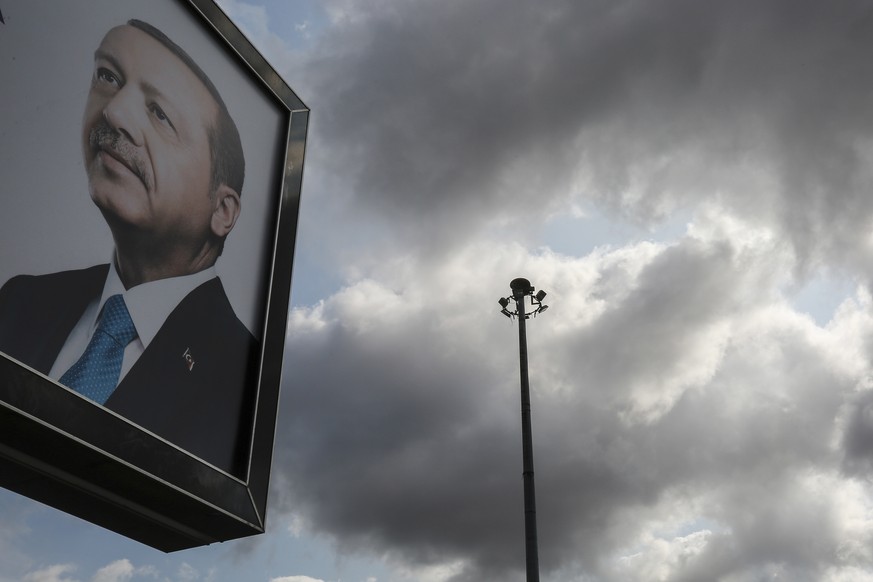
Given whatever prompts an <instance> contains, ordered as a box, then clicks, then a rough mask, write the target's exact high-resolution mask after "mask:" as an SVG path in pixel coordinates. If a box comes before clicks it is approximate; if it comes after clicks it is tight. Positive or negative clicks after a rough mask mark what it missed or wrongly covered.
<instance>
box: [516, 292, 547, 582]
mask: <svg viewBox="0 0 873 582" xmlns="http://www.w3.org/2000/svg"><path fill="white" fill-rule="evenodd" d="M528 292H529V290H528V289H520V288H517V287H516V288H513V289H512V296H513V299H515V303H516V306H517V309H518V353H519V361H520V368H521V438H522V455H523V463H524V470H523V472H522V477H523V478H524V540H525V544H524V553H525V562H526V565H527V582H539V580H540V565H539V556H538V554H537V507H536V505H537V504H536V491H535V489H534V466H533V434H532V433H531V426H530V424H531V423H530V417H531V412H530V381H529V379H528V374H527V328H526V326H525V324H526V315H525V311H524V297H525V295H527V294H528Z"/></svg>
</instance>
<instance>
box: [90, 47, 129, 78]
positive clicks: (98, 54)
mask: <svg viewBox="0 0 873 582" xmlns="http://www.w3.org/2000/svg"><path fill="white" fill-rule="evenodd" d="M98 59H103V60H104V61H109V64H110V65H112V66H113V67H115V68H116V69H117V70H118V71H119V72H124V68H123V67H122V66H121V63H120V62H118V59H116V58H115V55H113V54H112V53H110V52H107V51H104V50H101V49H99V48H98V49H97V50H96V51H94V60H95V61H96V60H98Z"/></svg>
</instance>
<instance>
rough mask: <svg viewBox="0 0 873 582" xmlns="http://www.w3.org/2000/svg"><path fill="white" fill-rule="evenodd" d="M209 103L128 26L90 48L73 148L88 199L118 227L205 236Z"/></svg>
mask: <svg viewBox="0 0 873 582" xmlns="http://www.w3.org/2000/svg"><path fill="white" fill-rule="evenodd" d="M217 111H218V105H217V104H216V102H215V100H214V99H213V98H212V96H211V95H210V94H209V91H208V90H207V89H206V87H204V86H203V84H202V83H201V82H200V80H199V79H198V78H197V77H196V76H195V75H194V73H193V72H192V71H191V70H190V69H188V67H187V66H186V65H185V64H184V63H183V62H182V61H181V60H179V58H178V57H176V56H175V55H174V54H173V53H171V52H170V51H169V50H168V49H167V48H165V47H164V46H163V45H162V44H161V43H160V42H158V41H157V40H155V39H154V38H152V37H151V36H149V35H148V34H146V33H145V32H143V31H141V30H139V29H136V28H134V27H132V26H120V27H118V28H114V29H112V30H110V31H109V33H108V34H107V35H106V37H105V38H104V39H103V42H102V43H101V44H100V47H99V48H98V49H97V51H96V52H95V54H94V76H93V77H92V79H91V91H90V93H89V94H88V102H87V104H86V106H85V117H84V122H83V127H82V148H83V153H84V158H85V169H86V171H87V173H88V182H89V188H90V192H91V198H92V199H93V200H94V203H95V204H96V205H97V206H98V207H99V208H100V210H101V211H102V212H103V215H104V216H105V217H106V220H107V222H109V224H110V226H111V227H112V228H113V232H115V233H116V236H117V233H118V231H119V229H121V232H123V233H125V234H132V235H134V236H138V235H145V238H144V239H143V240H150V241H161V243H162V244H172V245H176V246H179V245H191V247H192V248H196V247H198V246H202V245H203V244H204V241H205V240H207V238H208V236H209V224H210V216H211V214H212V202H211V199H210V191H209V189H210V179H211V173H210V171H211V158H210V150H209V142H208V138H207V128H209V127H210V126H211V125H212V123H213V120H214V119H215V116H216V114H217Z"/></svg>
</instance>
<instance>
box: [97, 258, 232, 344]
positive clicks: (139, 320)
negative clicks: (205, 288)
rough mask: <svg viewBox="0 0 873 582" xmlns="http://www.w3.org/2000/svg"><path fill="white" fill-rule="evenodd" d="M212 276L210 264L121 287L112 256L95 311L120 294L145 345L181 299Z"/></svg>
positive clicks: (212, 271)
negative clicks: (181, 274)
mask: <svg viewBox="0 0 873 582" xmlns="http://www.w3.org/2000/svg"><path fill="white" fill-rule="evenodd" d="M216 276H217V273H216V271H215V266H212V267H209V268H207V269H204V270H202V271H199V272H197V273H194V274H193V275H183V276H181V277H170V278H168V279H159V280H157V281H151V282H149V283H143V284H141V285H137V286H136V287H132V288H130V289H127V290H125V288H124V284H123V283H122V282H121V277H120V276H119V275H118V270H117V269H116V268H115V261H114V260H113V261H112V263H111V264H110V267H109V275H108V276H107V277H106V283H105V285H104V286H103V294H102V295H101V296H100V303H99V305H98V306H97V313H100V310H102V309H103V304H104V303H106V300H107V299H109V298H110V297H112V296H113V295H116V294H121V295H123V296H124V303H125V305H127V311H128V312H129V313H130V319H131V320H132V321H133V325H134V326H135V327H136V332H137V334H138V336H139V339H140V341H141V342H142V344H143V348H147V347H148V345H149V343H150V342H151V341H152V339H154V337H155V335H157V333H158V330H159V329H161V327H162V326H163V325H164V322H165V321H166V320H167V318H168V317H169V316H170V313H172V312H173V310H174V309H175V308H176V306H177V305H178V304H179V303H180V302H181V301H182V299H184V298H185V296H186V295H188V293H190V292H191V291H193V290H194V289H196V288H197V287H199V286H200V285H202V284H203V283H205V282H207V281H209V280H210V279H213V278H215V277H216Z"/></svg>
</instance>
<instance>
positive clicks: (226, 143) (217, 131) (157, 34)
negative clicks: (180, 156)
mask: <svg viewBox="0 0 873 582" xmlns="http://www.w3.org/2000/svg"><path fill="white" fill-rule="evenodd" d="M127 24H129V25H130V26H132V27H134V28H137V29H139V30H141V31H143V32H145V33H146V34H148V35H149V36H151V37H152V38H154V39H155V40H157V41H158V42H159V43H161V44H162V45H164V46H165V47H166V48H167V50H169V51H170V52H171V53H173V54H174V55H176V56H177V57H178V58H179V60H181V61H182V62H183V63H185V65H186V66H187V67H188V68H189V69H191V72H192V73H194V74H195V75H196V76H197V78H198V79H200V82H201V83H203V85H204V86H205V87H206V89H207V90H208V91H209V94H210V95H212V98H213V99H215V102H216V103H217V104H218V115H217V116H216V119H215V122H214V123H213V124H212V125H210V126H209V127H207V128H206V134H207V138H208V140H209V153H210V157H211V162H212V163H211V165H212V179H211V183H210V191H209V195H210V196H212V195H213V194H214V193H215V191H216V190H217V189H218V187H219V186H221V185H222V184H226V185H227V186H229V187H230V188H232V189H233V190H235V191H236V193H237V194H239V195H240V196H242V187H243V180H244V179H245V171H246V162H245V157H244V156H243V149H242V141H241V140H240V137H239V130H237V128H236V123H234V121H233V118H232V117H231V116H230V113H229V112H228V110H227V105H225V104H224V99H222V98H221V94H220V93H219V92H218V89H216V88H215V85H213V84H212V80H211V79H210V78H209V77H208V76H207V75H206V73H204V72H203V69H201V68H200V67H199V66H198V65H197V63H195V62H194V59H192V58H191V57H190V56H189V55H188V53H186V52H185V51H184V50H182V47H180V46H179V45H177V44H176V43H174V42H173V41H172V40H170V38H169V37H168V36H167V35H166V34H164V33H163V32H162V31H161V30H159V29H157V28H155V27H154V26H152V25H151V24H149V23H148V22H143V21H142V20H136V19H133V20H128V21H127ZM222 244H223V243H222Z"/></svg>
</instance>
